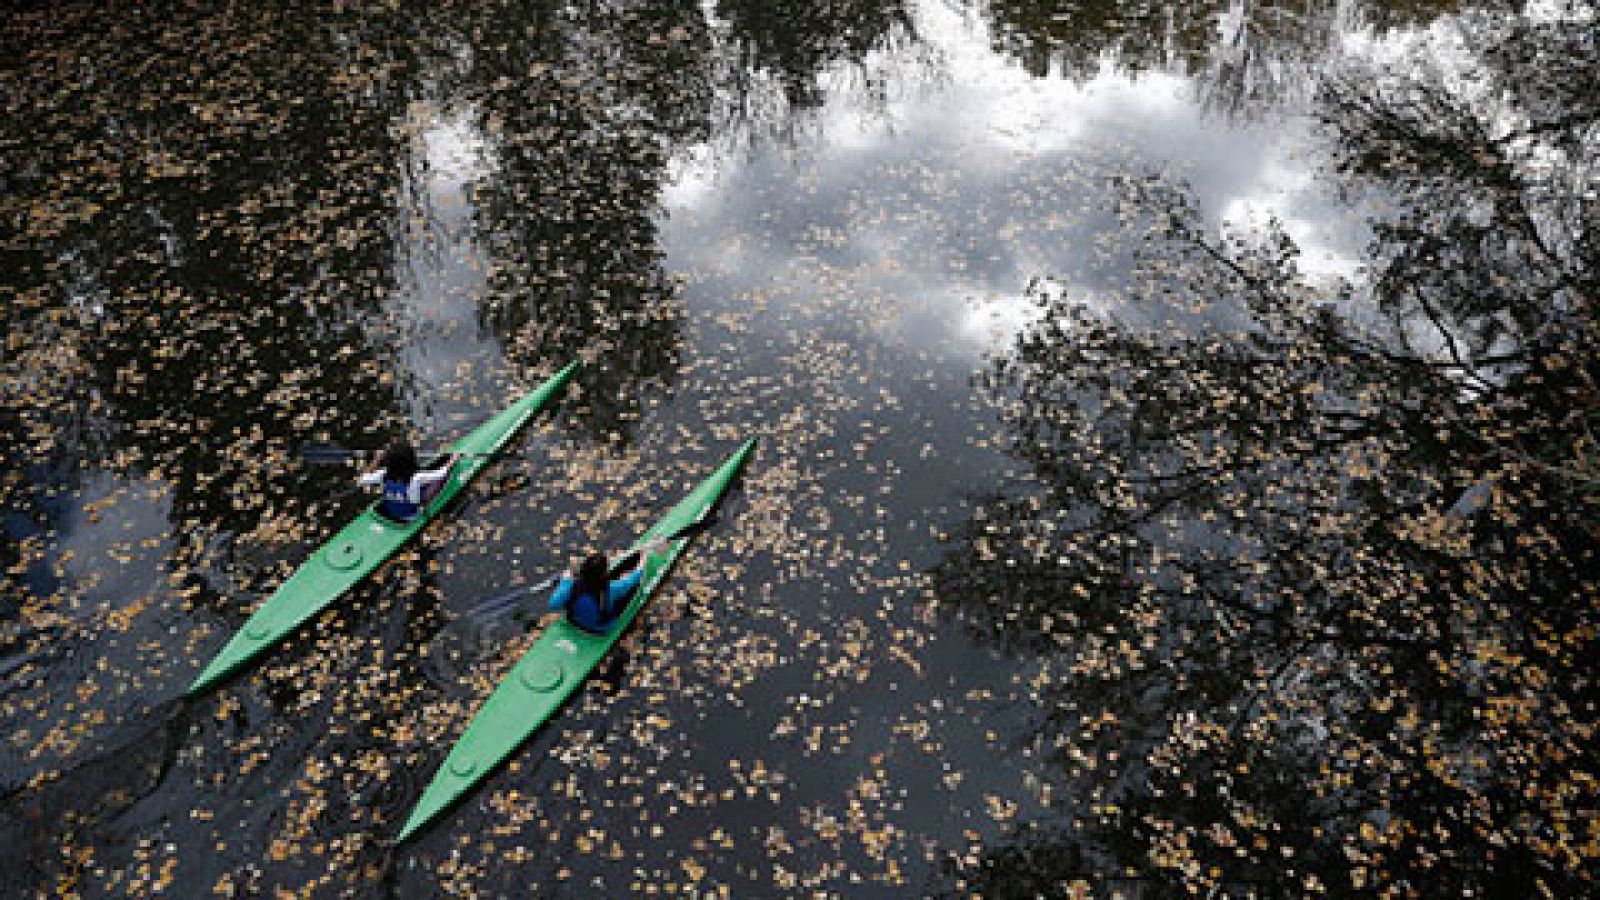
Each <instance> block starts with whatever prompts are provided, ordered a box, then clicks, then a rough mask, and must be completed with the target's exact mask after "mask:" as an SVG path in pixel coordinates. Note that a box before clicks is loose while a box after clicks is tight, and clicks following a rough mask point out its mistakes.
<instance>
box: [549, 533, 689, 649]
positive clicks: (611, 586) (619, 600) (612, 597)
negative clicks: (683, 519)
mask: <svg viewBox="0 0 1600 900" xmlns="http://www.w3.org/2000/svg"><path fill="white" fill-rule="evenodd" d="M666 545H667V539H666V538H658V539H656V540H653V541H651V542H649V543H648V544H645V545H644V547H642V548H640V549H639V550H638V551H636V552H634V553H631V554H629V555H628V556H625V557H623V558H622V559H620V560H618V561H617V565H616V566H612V565H611V564H610V561H609V560H607V559H606V555H605V554H604V553H591V554H589V555H588V556H587V557H585V558H584V560H583V561H582V562H581V563H579V564H578V565H577V566H576V568H574V569H573V571H572V574H570V575H567V576H565V577H563V578H562V579H561V583H560V584H558V585H556V589H555V590H554V591H552V592H551V593H550V611H551V612H560V611H561V610H563V609H564V610H566V611H567V621H568V622H571V623H572V624H574V625H576V626H578V627H579V628H582V629H583V630H584V631H588V632H591V633H593V634H604V633H605V631H606V629H608V628H610V627H611V623H612V622H614V621H615V620H616V618H617V616H619V615H622V611H623V610H624V609H627V608H628V598H629V597H632V596H633V592H634V591H636V590H638V589H639V582H640V581H641V580H642V579H643V578H644V561H645V558H646V557H648V556H649V555H650V554H652V553H658V552H660V550H661V548H663V547H665V546H666ZM613 571H614V572H615V574H613Z"/></svg>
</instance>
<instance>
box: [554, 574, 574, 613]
mask: <svg viewBox="0 0 1600 900" xmlns="http://www.w3.org/2000/svg"><path fill="white" fill-rule="evenodd" d="M572 585H573V580H572V577H571V576H567V577H565V578H562V579H561V583H560V584H558V585H556V589H555V590H553V591H551V592H550V611H551V612H560V611H561V610H563V609H566V608H567V604H568V603H570V602H572Z"/></svg>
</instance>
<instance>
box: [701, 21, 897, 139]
mask: <svg viewBox="0 0 1600 900" xmlns="http://www.w3.org/2000/svg"><path fill="white" fill-rule="evenodd" d="M716 11H717V17H718V18H719V19H721V20H723V21H724V22H726V23H727V32H728V41H729V52H730V53H731V55H732V59H731V60H729V64H728V66H727V72H726V75H727V77H728V78H730V79H732V83H731V84H729V85H726V87H729V88H730V89H731V90H730V93H731V95H732V97H733V98H734V100H735V101H736V103H738V104H739V108H738V111H737V112H736V113H735V121H737V122H749V121H751V120H758V121H759V120H763V119H764V118H765V116H764V115H763V114H762V113H761V112H760V111H758V109H757V108H756V107H755V106H754V105H753V104H754V103H755V102H756V101H757V98H758V97H759V95H760V93H761V92H760V90H759V88H758V86H757V79H758V78H759V77H760V76H763V75H765V76H770V77H772V78H774V79H775V80H776V81H777V84H778V86H779V89H780V91H781V93H782V99H783V107H784V109H785V111H786V112H787V113H788V114H789V115H791V116H792V115H795V114H798V113H802V112H804V111H807V110H812V109H817V108H820V107H821V106H822V104H823V101H824V100H825V99H826V98H825V96H824V92H823V87H822V84H821V82H820V79H821V77H822V75H823V73H824V72H826V71H827V70H828V68H829V67H831V66H834V65H836V64H839V63H848V64H851V65H854V66H857V67H861V66H863V65H864V64H865V62H866V60H867V57H868V55H870V54H871V53H873V52H875V51H880V50H884V49H886V48H888V47H890V46H893V45H897V44H905V43H910V42H912V41H914V40H915V32H914V30H913V27H912V21H911V16H910V14H909V13H908V12H907V10H906V7H905V4H904V3H903V2H901V0H837V2H828V3H815V4H810V3H808V4H798V5H780V4H771V3H761V2H750V0H719V2H718V3H717V6H716Z"/></svg>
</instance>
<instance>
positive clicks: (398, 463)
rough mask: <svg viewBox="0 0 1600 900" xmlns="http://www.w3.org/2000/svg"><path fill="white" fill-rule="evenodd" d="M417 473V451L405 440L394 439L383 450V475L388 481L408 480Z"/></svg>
mask: <svg viewBox="0 0 1600 900" xmlns="http://www.w3.org/2000/svg"><path fill="white" fill-rule="evenodd" d="M415 474H417V451H416V450H414V449H412V447H411V444H410V443H408V442H407V441H403V440H400V441H395V442H394V443H392V444H390V445H389V448H388V449H387V450H385V451H383V477H384V478H386V479H388V480H389V481H410V480H411V476H413V475H415Z"/></svg>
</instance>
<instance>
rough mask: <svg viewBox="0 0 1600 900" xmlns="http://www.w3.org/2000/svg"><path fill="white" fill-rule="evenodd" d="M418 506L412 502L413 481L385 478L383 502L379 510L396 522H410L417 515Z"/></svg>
mask: <svg viewBox="0 0 1600 900" xmlns="http://www.w3.org/2000/svg"><path fill="white" fill-rule="evenodd" d="M417 509H418V506H417V504H415V503H412V502H411V482H410V480H406V481H390V480H389V479H387V478H385V479H384V480H383V502H382V503H380V504H379V505H378V511H379V512H381V513H383V514H384V515H386V516H388V517H389V518H391V519H393V520H395V521H396V522H409V521H411V520H412V519H414V518H416V516H417Z"/></svg>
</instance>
